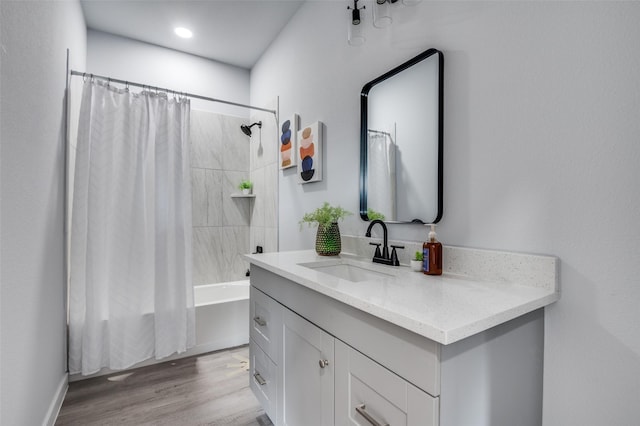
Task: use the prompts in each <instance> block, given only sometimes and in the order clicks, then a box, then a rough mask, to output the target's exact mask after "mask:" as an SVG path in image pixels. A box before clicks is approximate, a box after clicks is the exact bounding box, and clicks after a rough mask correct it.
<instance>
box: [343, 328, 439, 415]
mask: <svg viewBox="0 0 640 426" xmlns="http://www.w3.org/2000/svg"><path fill="white" fill-rule="evenodd" d="M335 347H336V350H335V353H336V365H335V372H336V386H335V403H336V413H335V424H337V425H369V424H370V425H373V426H378V425H380V426H382V425H393V426H435V425H437V424H438V398H434V397H432V396H431V395H429V394H428V393H426V392H423V391H421V390H420V389H418V388H417V387H415V386H414V385H412V384H411V383H409V382H407V381H406V380H404V379H402V378H401V377H399V376H397V375H395V374H393V373H392V372H391V371H389V370H387V369H386V368H384V367H383V366H381V365H380V364H378V363H376V362H374V361H373V360H371V359H370V358H367V357H366V356H364V355H362V354H361V353H360V352H358V351H356V350H355V349H353V348H352V347H350V346H348V345H346V344H344V343H343V342H341V341H339V340H336V345H335Z"/></svg>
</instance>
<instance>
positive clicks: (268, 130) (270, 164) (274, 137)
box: [250, 100, 280, 252]
mask: <svg viewBox="0 0 640 426" xmlns="http://www.w3.org/2000/svg"><path fill="white" fill-rule="evenodd" d="M264 107H265V108H269V109H274V110H275V109H276V108H277V100H274V101H273V102H272V103H271V104H270V105H264ZM257 121H262V128H261V129H258V127H257V126H256V127H254V128H253V129H254V130H255V131H254V132H253V135H252V136H251V145H250V155H251V161H250V172H251V180H252V182H254V188H253V191H254V193H255V194H256V198H255V201H254V207H253V210H252V212H251V231H250V232H251V236H250V244H251V245H250V247H251V252H254V251H255V249H256V246H257V245H260V246H262V247H263V249H264V251H265V252H274V251H278V173H279V168H278V156H279V153H280V142H279V140H278V135H279V132H278V123H277V120H276V117H275V116H274V115H273V114H271V113H269V112H256V113H254V114H252V116H251V122H252V123H254V122H257Z"/></svg>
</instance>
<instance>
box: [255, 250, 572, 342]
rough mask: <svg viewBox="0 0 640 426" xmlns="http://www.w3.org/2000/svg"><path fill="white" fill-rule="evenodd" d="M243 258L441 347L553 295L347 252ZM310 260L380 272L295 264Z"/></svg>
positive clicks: (538, 289) (530, 308) (554, 293)
mask: <svg viewBox="0 0 640 426" xmlns="http://www.w3.org/2000/svg"><path fill="white" fill-rule="evenodd" d="M518 256H522V255H518ZM538 257H539V256H538ZM245 258H246V259H247V260H248V261H249V262H251V264H253V265H256V266H259V267H261V268H264V269H266V270H268V271H270V272H273V273H275V274H277V275H280V276H282V277H284V278H287V279H289V280H291V281H294V282H296V283H298V284H300V285H303V286H305V287H307V288H309V289H311V290H314V291H317V292H318V293H321V294H324V295H326V296H328V297H331V298H333V299H335V300H337V301H340V302H342V303H345V304H347V305H350V306H352V307H354V308H357V309H360V310H362V311H364V312H367V313H369V314H371V315H374V316H376V317H378V318H381V319H383V320H386V321H388V322H390V323H392V324H395V325H397V326H400V327H403V328H405V329H408V330H410V331H412V332H414V333H417V334H419V335H421V336H424V337H426V338H428V339H431V340H434V341H436V342H438V343H441V344H443V345H448V344H451V343H454V342H457V341H459V340H462V339H464V338H466V337H469V336H472V335H474V334H476V333H479V332H482V331H485V330H487V329H489V328H491V327H494V326H496V325H499V324H502V323H504V322H506V321H509V320H511V319H514V318H517V317H519V316H521V315H524V314H526V313H528V312H531V311H534V310H536V309H539V308H541V307H544V306H546V305H549V304H551V303H553V302H555V301H556V300H558V299H559V292H558V288H557V284H556V285H554V286H552V287H551V288H549V286H537V285H535V283H534V285H531V283H530V282H528V283H526V284H522V283H518V282H508V281H498V280H484V279H482V278H479V277H470V276H464V275H457V274H452V273H444V274H443V275H441V276H428V275H424V274H422V273H420V272H412V271H411V270H410V269H409V268H408V267H406V266H399V267H392V266H384V265H378V264H374V263H372V262H371V261H370V260H365V259H362V258H359V257H356V256H353V255H350V254H341V255H339V256H334V257H325V256H318V255H317V254H316V252H315V251H313V250H304V251H289V252H276V253H262V254H252V255H245ZM549 259H551V260H554V262H553V266H552V267H553V268H554V271H553V272H554V273H555V269H556V266H555V259H556V258H553V257H549ZM519 261H520V260H519ZM314 262H316V263H317V262H329V263H336V264H338V263H349V264H351V265H353V266H356V267H362V268H364V269H367V270H371V271H377V272H379V273H382V274H386V275H381V276H380V277H376V278H375V279H370V280H364V281H358V282H354V281H350V280H347V279H343V278H338V277H336V276H334V275H330V274H327V273H324V272H321V270H320V269H318V270H316V269H312V268H309V267H306V266H302V265H300V264H313V263H314ZM496 267H499V265H498V266H496Z"/></svg>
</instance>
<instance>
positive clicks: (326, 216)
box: [299, 201, 353, 229]
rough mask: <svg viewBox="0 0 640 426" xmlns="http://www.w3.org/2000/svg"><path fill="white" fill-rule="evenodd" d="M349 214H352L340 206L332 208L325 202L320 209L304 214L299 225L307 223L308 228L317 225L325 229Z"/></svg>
mask: <svg viewBox="0 0 640 426" xmlns="http://www.w3.org/2000/svg"><path fill="white" fill-rule="evenodd" d="M351 214H353V213H351V212H349V211H347V210H345V209H343V208H342V207H340V206H337V207H332V206H331V205H330V204H329V203H328V202H326V201H325V202H324V204H322V207H318V208H317V209H315V210H314V211H312V212H311V213H305V214H304V216H302V220H301V221H300V222H299V223H300V226H301V227H302V224H304V223H307V224H308V225H309V226H312V225H313V224H316V223H317V224H318V226H321V227H322V228H325V229H326V228H328V227H329V226H330V225H331V224H332V223H337V222H338V221H339V220H342V219H344V218H345V217H347V216H349V215H351Z"/></svg>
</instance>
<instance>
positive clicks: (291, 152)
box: [280, 114, 298, 169]
mask: <svg viewBox="0 0 640 426" xmlns="http://www.w3.org/2000/svg"><path fill="white" fill-rule="evenodd" d="M297 139H298V114H291V116H290V117H289V118H287V119H286V120H284V121H283V122H282V123H280V169H288V168H289V167H293V166H295V165H296V164H297V162H296V159H297V158H298V156H297V155H296V149H297V147H298V143H297Z"/></svg>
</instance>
